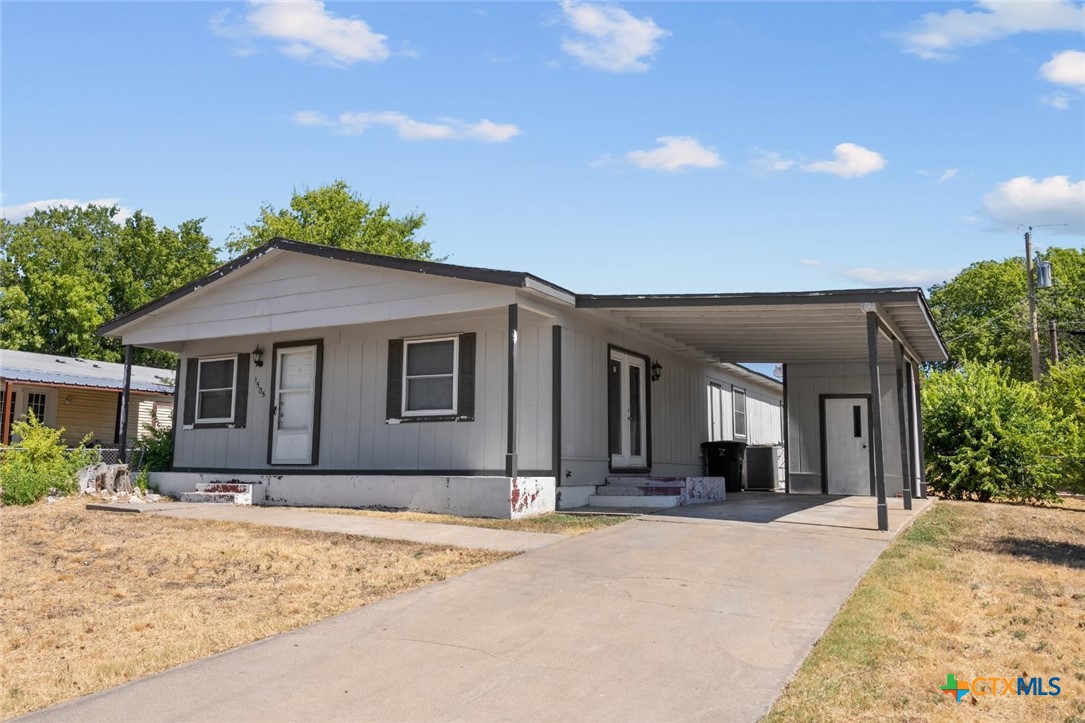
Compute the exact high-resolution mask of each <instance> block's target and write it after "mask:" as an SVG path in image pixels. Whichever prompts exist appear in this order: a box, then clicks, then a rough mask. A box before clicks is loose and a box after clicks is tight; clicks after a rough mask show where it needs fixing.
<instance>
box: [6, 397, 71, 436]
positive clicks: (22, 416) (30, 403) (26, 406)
mask: <svg viewBox="0 0 1085 723" xmlns="http://www.w3.org/2000/svg"><path fill="white" fill-rule="evenodd" d="M0 394H3V390H0ZM28 412H33V413H34V416H35V417H36V418H37V420H38V422H40V423H41V424H42V426H45V427H55V426H56V423H57V420H56V416H57V394H56V389H50V388H48V387H17V386H12V389H11V409H10V410H6V409H5V410H4V414H7V415H8V425H9V428H11V427H13V426H14V424H15V423H16V422H25V421H26V420H27V419H28V418H29V416H30V415H29V414H28ZM2 424H3V422H2V419H0V426H2ZM11 441H12V444H15V443H17V442H18V441H19V436H18V435H17V434H15V433H14V432H12V433H11Z"/></svg>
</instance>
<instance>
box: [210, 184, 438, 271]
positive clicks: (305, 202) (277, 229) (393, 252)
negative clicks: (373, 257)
mask: <svg viewBox="0 0 1085 723" xmlns="http://www.w3.org/2000/svg"><path fill="white" fill-rule="evenodd" d="M425 222H426V216H425V214H422V213H409V214H407V215H406V216H401V217H396V216H393V215H392V213H391V211H390V210H389V206H388V204H383V203H382V204H376V205H374V204H372V203H370V202H369V201H367V200H365V199H363V198H362V197H361V196H359V195H358V194H357V193H354V192H353V191H351V190H350V187H349V186H347V184H346V183H345V182H344V181H335V182H334V183H331V184H329V185H327V186H321V187H319V188H315V189H312V190H305V191H303V192H298V191H295V192H294V195H293V196H292V197H291V199H290V206H289V208H282V209H277V208H275V207H274V206H271V205H265V206H263V207H261V209H260V216H259V218H257V219H256V221H255V222H253V223H251V224H249V225H247V226H246V227H245V229H244V231H239V232H236V233H234V234H231V236H230V238H228V239H227V241H226V249H227V251H229V253H230V255H231V256H234V255H238V254H243V253H247V252H249V251H251V250H253V249H254V248H256V247H257V246H260V245H262V244H265V243H267V242H268V241H270V240H271V239H273V238H276V237H280V236H281V237H283V238H289V239H293V240H295V241H303V242H306V243H314V244H323V245H325V246H335V247H337V248H342V249H349V250H351V251H368V252H369V253H374V254H384V255H386V256H401V257H404V258H410V259H432V258H433V253H432V250H431V247H430V242H428V241H424V240H421V239H418V238H416V237H415V235H416V234H417V233H418V231H419V229H421V228H422V226H423V225H424V224H425Z"/></svg>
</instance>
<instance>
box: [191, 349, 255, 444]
mask: <svg viewBox="0 0 1085 723" xmlns="http://www.w3.org/2000/svg"><path fill="white" fill-rule="evenodd" d="M248 392H249V355H248V354H230V355H217V356H210V357H199V358H192V359H187V360H185V397H184V402H183V404H184V409H183V416H182V419H183V424H184V426H185V427H244V426H245V422H246V417H247V412H248V396H249V395H248Z"/></svg>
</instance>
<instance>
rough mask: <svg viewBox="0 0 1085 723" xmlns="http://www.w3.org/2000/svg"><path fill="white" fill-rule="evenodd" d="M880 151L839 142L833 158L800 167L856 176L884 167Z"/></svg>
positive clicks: (851, 176)
mask: <svg viewBox="0 0 1085 723" xmlns="http://www.w3.org/2000/svg"><path fill="white" fill-rule="evenodd" d="M885 165H886V161H885V157H884V156H882V154H881V153H877V152H875V151H872V150H870V149H869V148H863V147H862V146H859V145H856V144H854V143H841V144H840V145H838V146H837V147H836V148H834V149H833V160H831V161H814V162H813V163H806V164H804V165H802V166H800V168H801V169H802V170H804V171H806V172H807V173H831V174H833V175H834V176H839V177H840V178H858V177H859V176H865V175H867V174H868V173H873V172H874V171H880V170H881V169H883V168H885Z"/></svg>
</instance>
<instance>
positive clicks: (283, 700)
mask: <svg viewBox="0 0 1085 723" xmlns="http://www.w3.org/2000/svg"><path fill="white" fill-rule="evenodd" d="M894 503H895V504H894ZM890 505H891V508H893V512H892V515H891V524H892V530H893V531H891V532H890V533H879V532H877V531H876V530H875V529H873V528H874V527H875V524H874V512H875V511H874V507H873V504H872V501H871V500H868V499H867V498H832V497H787V496H784V495H774V494H771V493H768V494H758V493H744V494H742V495H734V496H733V497H732V499H731V500H729V501H727V502H724V503H720V504H714V505H704V506H699V507H695V508H685V509H683V510H674V511H670V512H669V513H668V514H666V515H653V516H648V517H642V518H636V519H632V520H630V521H628V522H625V523H623V524H620V525H617V526H615V527H611V528H608V529H605V530H601V531H599V532H595V533H592V534H590V535H587V536H584V537H580V538H574V539H570V540H567V541H564V542H559V543H556V544H553V545H550V546H548V547H544V548H541V549H537V550H533V551H530V552H527V553H525V554H523V555H520V556H519V557H516V558H513V559H510V560H506V561H504V562H501V563H498V564H496V565H492V566H490V567H487V568H483V569H480V570H476V571H474V572H471V573H469V574H466V575H463V576H461V577H458V578H455V579H452V580H448V581H446V582H443V583H440V584H437V585H432V586H429V587H426V588H422V589H420V590H417V591H415V592H411V593H407V594H404V595H400V596H399V597H396V598H393V599H391V600H387V601H385V602H382V603H378V604H375V605H371V606H369V607H365V608H361V609H359V610H356V611H354V612H351V613H347V614H344V615H340V616H338V617H336V618H332V619H329V620H326V621H324V622H321V623H317V624H315V625H311V626H308V627H306V628H302V629H299V630H296V631H294V632H291V633H287V634H284V635H279V636H276V637H274V638H269V639H267V640H264V641H261V642H258V643H254V644H252V645H248V646H245V647H242V648H238V649H235V650H232V651H229V652H226V653H223V654H221V655H218V656H215V657H212V658H208V659H206V660H202V661H199V662H196V663H192V664H189V665H186V666H183V667H181V668H177V669H175V670H172V671H170V672H167V673H164V674H162V675H157V676H153V677H150V678H146V679H143V680H140V681H136V682H134V683H131V684H128V685H125V686H121V687H119V688H115V689H113V690H110V691H106V692H104V693H100V694H98V695H94V696H90V697H88V698H84V699H80V700H77V701H73V702H71V703H67V704H63V705H61V706H57V707H55V708H52V709H49V710H47V711H43V712H42V713H39V714H38V715H37V716H34V717H35V718H40V719H48V720H71V721H75V720H78V721H84V722H85V721H105V720H119V719H140V720H154V721H193V720H230V721H268V720H359V719H364V720H412V721H414V720H472V721H474V720H542V719H546V720H555V719H571V720H592V721H596V720H661V719H667V720H674V719H679V720H696V719H710V720H737V721H751V720H756V719H758V718H759V717H761V716H762V715H764V713H765V712H766V711H767V710H768V709H769V707H770V706H771V705H772V702H773V701H774V700H775V698H776V696H777V695H778V694H779V693H780V691H781V690H782V689H783V686H784V685H785V684H786V682H787V681H788V680H789V679H790V678H791V676H792V674H793V673H794V671H795V670H796V669H797V667H798V666H799V664H800V663H801V662H802V660H803V659H804V658H805V657H806V655H807V653H808V652H809V650H810V647H811V646H812V645H813V644H814V642H815V641H816V640H817V639H818V638H819V637H820V636H821V634H822V633H823V631H824V630H825V628H826V626H827V625H828V624H829V622H830V621H831V620H832V618H833V615H834V614H835V613H836V611H837V610H838V609H839V607H840V605H841V604H842V603H843V602H844V601H845V600H846V599H847V597H848V595H849V594H850V593H851V591H852V589H853V588H854V586H855V584H856V583H857V582H858V580H859V579H860V578H861V577H862V575H863V573H864V572H865V571H866V569H867V568H868V567H869V565H870V563H871V562H872V561H873V560H874V559H875V558H876V557H877V556H878V554H879V553H880V552H881V551H882V550H883V549H884V548H885V546H886V544H887V543H888V542H889V540H890V539H891V537H892V535H893V534H895V532H896V531H898V530H899V529H900V528H901V527H902V526H903V525H904V524H906V523H907V522H908V521H909V520H910V519H911V515H912V514H914V513H908V514H906V513H905V512H904V511H903V510H901V509H900V502H899V501H896V500H891V501H890ZM925 506H926V503H925V502H920V503H919V504H917V510H916V511H915V512H918V511H920V510H921V509H923V508H924V507H925ZM251 614H253V615H259V614H260V612H259V609H258V608H254V609H253V610H252V612H251Z"/></svg>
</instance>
